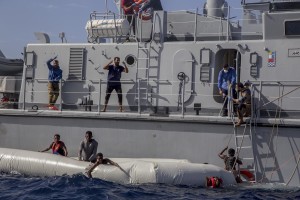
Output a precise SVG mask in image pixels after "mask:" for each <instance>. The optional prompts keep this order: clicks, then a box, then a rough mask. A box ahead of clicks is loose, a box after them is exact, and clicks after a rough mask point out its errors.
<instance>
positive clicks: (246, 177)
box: [240, 169, 255, 181]
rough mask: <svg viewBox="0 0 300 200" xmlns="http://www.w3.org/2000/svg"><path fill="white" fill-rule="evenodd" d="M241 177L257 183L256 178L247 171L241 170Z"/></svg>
mask: <svg viewBox="0 0 300 200" xmlns="http://www.w3.org/2000/svg"><path fill="white" fill-rule="evenodd" d="M240 174H241V176H243V177H244V178H245V179H246V180H247V181H255V176H254V174H252V173H251V172H250V171H249V170H247V169H242V170H240Z"/></svg>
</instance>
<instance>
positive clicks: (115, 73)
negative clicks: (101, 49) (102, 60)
mask: <svg viewBox="0 0 300 200" xmlns="http://www.w3.org/2000/svg"><path fill="white" fill-rule="evenodd" d="M112 63H113V64H112ZM119 63H120V58H119V57H115V58H114V60H113V61H110V62H109V63H108V64H107V65H105V66H104V67H103V69H105V70H108V75H107V88H106V96H105V104H104V109H103V110H102V112H105V111H106V109H107V104H108V101H109V98H110V95H111V93H112V91H113V90H116V92H117V94H118V100H119V111H120V112H123V106H122V86H121V81H120V80H121V74H122V72H125V73H128V68H127V66H126V63H125V62H124V61H123V64H124V67H123V66H121V65H119Z"/></svg>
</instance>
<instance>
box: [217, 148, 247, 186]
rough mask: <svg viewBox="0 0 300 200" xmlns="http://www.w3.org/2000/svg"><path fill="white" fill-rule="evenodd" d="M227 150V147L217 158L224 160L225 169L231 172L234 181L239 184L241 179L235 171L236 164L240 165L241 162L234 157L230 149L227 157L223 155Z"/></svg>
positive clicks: (233, 152)
mask: <svg viewBox="0 0 300 200" xmlns="http://www.w3.org/2000/svg"><path fill="white" fill-rule="evenodd" d="M227 149H228V146H227V147H225V148H224V149H223V150H222V151H221V152H220V153H219V157H220V158H221V159H223V160H224V163H225V169H226V170H227V171H232V173H233V175H234V177H235V180H236V181H237V183H240V182H241V179H240V177H239V174H238V171H237V170H236V164H238V165H242V164H243V163H242V161H241V160H240V159H239V158H237V157H235V150H234V149H232V148H230V149H228V155H224V154H223V153H224V152H225V151H226V150H227Z"/></svg>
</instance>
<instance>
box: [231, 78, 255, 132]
mask: <svg viewBox="0 0 300 200" xmlns="http://www.w3.org/2000/svg"><path fill="white" fill-rule="evenodd" d="M237 91H239V92H240V99H232V101H233V102H234V103H236V104H238V106H237V115H238V121H237V123H236V124H235V126H240V125H241V124H243V123H244V119H243V117H244V116H248V115H249V113H251V112H249V110H250V106H251V91H250V89H249V88H247V87H245V86H244V85H243V83H239V84H238V85H237Z"/></svg>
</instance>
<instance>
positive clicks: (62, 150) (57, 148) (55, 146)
mask: <svg viewBox="0 0 300 200" xmlns="http://www.w3.org/2000/svg"><path fill="white" fill-rule="evenodd" d="M50 149H52V153H53V154H57V155H62V156H68V151H67V147H66V145H65V143H64V142H63V141H60V135H59V134H55V135H54V141H53V142H52V143H51V144H50V146H49V147H48V148H47V149H45V150H42V151H40V152H45V151H49V150H50Z"/></svg>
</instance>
